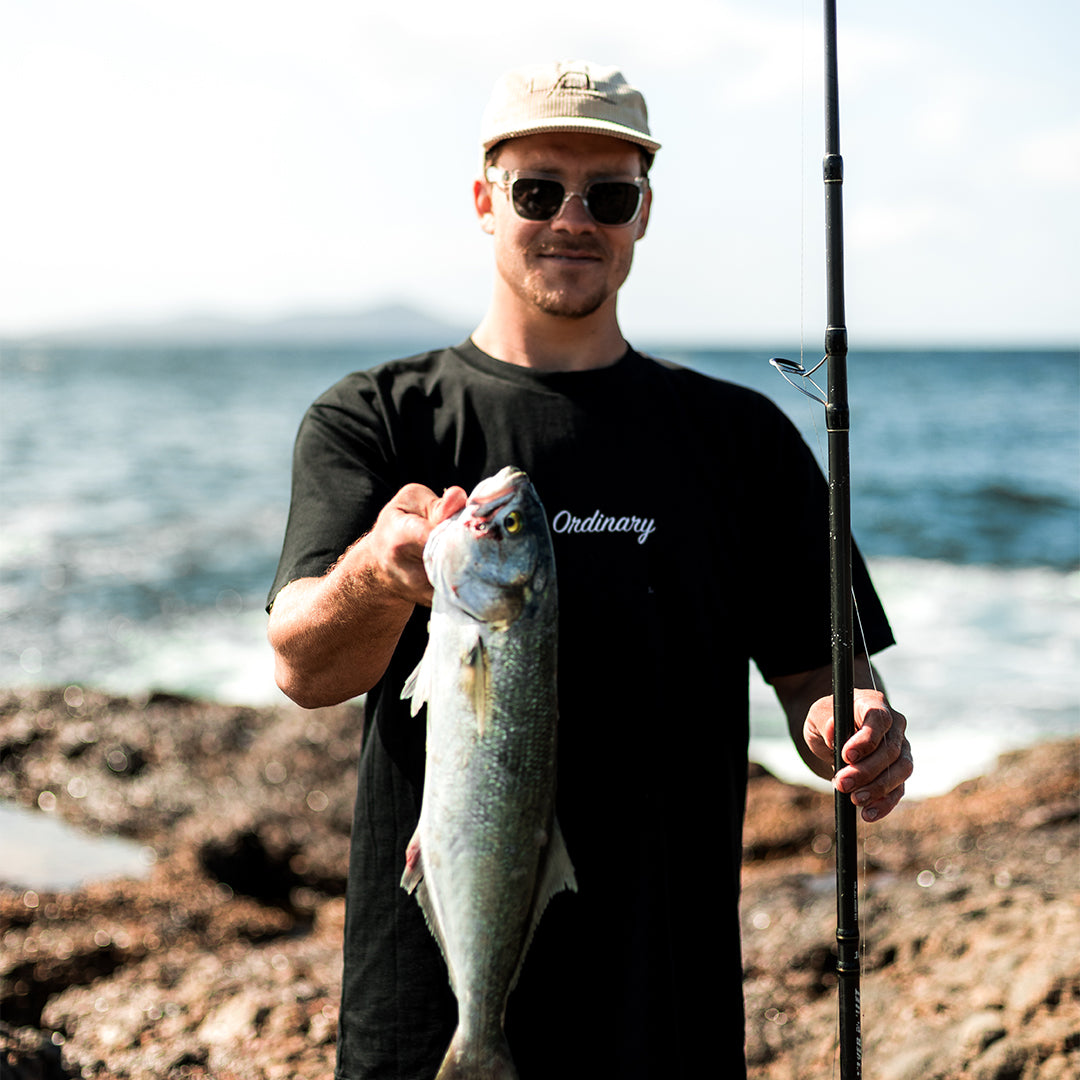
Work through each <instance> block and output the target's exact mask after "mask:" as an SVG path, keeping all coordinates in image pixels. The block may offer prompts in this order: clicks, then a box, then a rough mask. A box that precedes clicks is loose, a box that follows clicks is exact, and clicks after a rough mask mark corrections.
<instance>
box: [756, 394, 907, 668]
mask: <svg viewBox="0 0 1080 1080" xmlns="http://www.w3.org/2000/svg"><path fill="white" fill-rule="evenodd" d="M768 408H769V409H770V410H773V411H774V415H773V418H772V422H771V423H769V424H768V425H763V426H762V428H760V429H759V430H767V431H769V432H770V434H769V435H768V438H767V439H766V440H762V441H761V442H760V443H759V444H758V446H757V447H756V453H757V454H758V455H760V456H761V458H762V459H763V461H764V463H765V468H764V469H763V470H762V472H761V473H760V474H759V476H761V477H762V478H763V479H762V482H761V483H760V485H759V486H758V488H757V490H756V491H755V492H754V494H753V498H752V500H751V505H752V506H753V507H754V508H755V509H754V516H755V517H756V518H757V522H756V524H757V526H759V527H757V528H755V529H753V531H752V535H753V536H754V545H753V550H752V551H751V552H748V558H749V559H750V560H751V561H752V563H753V564H754V566H755V568H756V569H755V573H754V574H753V576H752V578H751V580H752V581H754V582H755V583H758V586H759V587H760V588H761V595H760V596H759V597H758V600H757V602H753V603H751V604H750V605H749V611H750V612H751V613H752V614H751V628H750V642H751V647H750V654H751V656H752V657H753V659H754V661H755V663H756V664H757V666H758V668H759V670H760V671H761V673H762V675H763V676H764V677H765V678H766V679H767V680H771V679H773V678H776V677H777V676H780V675H793V674H798V673H801V672H804V671H812V670H814V669H816V668H820V667H824V666H825V665H827V664H829V663H830V661H831V656H832V632H831V627H830V590H829V579H830V574H829V516H828V486H827V484H826V482H825V478H824V477H823V475H822V472H821V469H820V468H819V466H818V464H817V461H816V460H815V458H814V456H813V454H812V453H811V452H810V449H809V448H808V447H807V446H806V444H805V442H803V440H802V437H801V436H800V435H799V433H798V431H797V430H796V429H795V427H794V425H793V424H791V422H790V421H789V420H788V419H787V417H785V416H783V414H782V413H780V411H779V410H778V409H775V406H772V405H771V404H770V405H769V406H768ZM758 586H756V587H758ZM852 587H853V590H854V594H855V600H856V606H857V617H856V624H855V632H854V633H855V636H854V640H855V651H856V653H861V652H863V651H865V652H867V653H868V654H872V653H875V652H878V651H880V650H881V649H884V648H886V647H887V646H889V645H891V644H893V635H892V630H891V629H890V627H889V623H888V619H887V618H886V616H885V611H884V609H883V607H882V605H881V601H880V600H879V598H878V596H877V593H876V592H875V590H874V587H873V584H872V583H871V581H870V575H869V573H868V572H867V569H866V564H865V562H864V561H863V558H862V555H861V554H860V552H859V550H858V548H857V547H856V546H855V545H854V544H853V545H852ZM860 624H861V632H860Z"/></svg>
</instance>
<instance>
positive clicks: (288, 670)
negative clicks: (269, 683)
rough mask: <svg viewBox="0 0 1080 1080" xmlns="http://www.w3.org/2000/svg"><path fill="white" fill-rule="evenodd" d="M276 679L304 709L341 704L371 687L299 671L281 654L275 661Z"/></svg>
mask: <svg viewBox="0 0 1080 1080" xmlns="http://www.w3.org/2000/svg"><path fill="white" fill-rule="evenodd" d="M274 681H275V682H276V683H277V685H278V689H279V690H280V691H281V692H282V693H283V694H284V695H285V696H286V697H287V698H289V699H290V700H291V701H293V702H295V703H296V704H297V705H299V706H300V707H301V708H302V709H325V708H327V707H329V706H331V705H340V704H341V703H342V702H343V701H348V700H349V699H350V698H354V697H356V696H357V695H359V694H363V693H366V692H367V690H369V689H370V687H356V686H345V685H342V684H341V683H339V682H337V681H335V680H333V679H328V678H326V677H325V676H322V675H311V674H307V673H304V672H301V671H297V670H296V669H295V668H294V667H292V666H291V665H290V664H288V663H287V662H286V661H284V660H283V659H282V658H281V657H280V656H277V657H276V658H275V662H274Z"/></svg>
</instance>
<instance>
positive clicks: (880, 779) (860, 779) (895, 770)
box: [803, 689, 914, 821]
mask: <svg viewBox="0 0 1080 1080" xmlns="http://www.w3.org/2000/svg"><path fill="white" fill-rule="evenodd" d="M854 704H855V726H856V730H855V734H854V735H852V736H851V738H850V739H848V741H847V742H846V743H845V744H844V748H843V752H842V754H841V757H842V759H843V760H844V762H845V765H844V767H843V768H841V769H839V770H838V771H837V772H836V774H835V775H834V776H833V780H832V782H833V786H834V787H835V788H836V790H837V791H839V792H842V793H843V794H845V795H850V796H851V801H852V802H853V803H854V804H855V805H856V806H858V807H860V808H861V810H862V817H863V819H864V820H865V821H879V820H880V819H881V818H883V817H885V816H886V815H887V814H889V813H891V812H892V810H893V809H894V808H895V807H896V805H897V803H899V802H900V800H901V798H903V795H904V784H905V783H906V781H907V780H908V778H909V777H910V776H911V774H912V771H913V769H914V762H913V760H912V754H911V744H910V743H909V742H908V740H907V735H906V732H907V718H906V717H905V716H904V714H903V713H901V712H897V710H895V709H893V708H892V707H891V706H890V705H889V704H888V702H886V700H885V697H884V695H882V694H881V693H879V692H878V691H876V690H861V689H860V690H856V691H855V702H854ZM803 736H804V738H805V739H806V743H807V746H809V748H810V750H811V752H812V753H813V754H814V755H815V756H816V757H818V758H820V759H822V760H823V761H828V762H831V761H832V760H833V743H834V739H835V719H834V717H833V705H832V698H822V699H820V700H819V701H817V702H815V703H814V704H813V706H811V708H810V711H809V712H808V713H807V717H806V723H805V725H804V728H803Z"/></svg>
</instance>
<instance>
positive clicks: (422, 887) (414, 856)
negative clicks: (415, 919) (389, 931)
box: [401, 826, 454, 986]
mask: <svg viewBox="0 0 1080 1080" xmlns="http://www.w3.org/2000/svg"><path fill="white" fill-rule="evenodd" d="M401 887H402V888H403V889H404V890H405V891H406V892H407V893H409V894H410V895H415V896H416V902H417V903H418V904H419V905H420V910H421V911H422V912H423V913H424V922H426V923H427V925H428V929H429V930H430V931H431V934H432V936H433V937H434V938H435V940H436V941H437V942H438V944H439V951H440V952H441V953H442V954H443V959H444V960H445V961H446V967H447V970H448V971H449V972H450V985H451V986H453V985H454V969H453V968H452V967H451V966H450V959H449V957H448V956H447V953H446V943H445V941H444V940H443V932H442V925H441V924H440V922H439V913H438V911H437V910H436V904H435V901H434V898H433V897H432V895H431V890H430V889H429V888H428V886H427V881H426V880H425V879H424V858H423V855H422V853H421V851H420V827H419V826H417V828H416V832H414V833H413V836H412V839H411V840H410V841H409V846H408V847H407V848H406V849H405V872H404V873H403V874H402V875H401Z"/></svg>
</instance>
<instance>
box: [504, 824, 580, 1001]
mask: <svg viewBox="0 0 1080 1080" xmlns="http://www.w3.org/2000/svg"><path fill="white" fill-rule="evenodd" d="M563 889H569V890H570V892H577V877H576V876H575V875H574V864H573V863H572V862H571V861H570V853H569V852H568V851H567V850H566V841H565V840H564V839H563V834H562V829H560V828H559V820H558V818H556V819H555V820H554V821H553V822H552V826H551V841H550V842H549V843H548V845H547V848H546V850H545V852H544V855H543V862H542V865H541V867H540V873H539V875H538V877H537V881H536V894H535V896H534V898H533V906H532V915H531V916H530V919H529V930H528V933H526V935H525V944H524V945H523V946H522V948H521V956H520V957H518V964H517V970H516V971H515V972H514V977H513V979H511V981H510V989H511V990H513V988H514V987H515V986H516V985H517V981H518V976H519V975H520V974H521V965H522V964H524V963H525V954H526V953H527V952H528V951H529V946H530V945H531V944H532V939H533V935H534V934H535V933H536V928H537V926H539V925H540V918H541V916H542V915H543V914H544V910H545V909H546V908H547V906H548V902H549V901H550V900H551V898H552V897H553V896H554V895H555V894H556V893H560V892H562V891H563Z"/></svg>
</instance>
